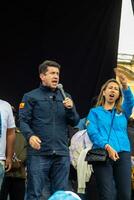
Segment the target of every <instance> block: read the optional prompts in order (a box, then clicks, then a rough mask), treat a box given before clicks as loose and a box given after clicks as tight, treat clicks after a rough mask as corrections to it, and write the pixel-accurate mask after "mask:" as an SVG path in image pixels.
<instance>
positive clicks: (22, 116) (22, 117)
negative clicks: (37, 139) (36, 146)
mask: <svg viewBox="0 0 134 200" xmlns="http://www.w3.org/2000/svg"><path fill="white" fill-rule="evenodd" d="M33 106H34V101H33V100H32V98H30V96H28V95H27V94H25V95H24V96H23V99H22V102H21V103H20V106H19V122H20V131H21V132H22V134H23V135H24V137H25V138H26V140H27V141H28V140H29V138H30V137H31V136H32V135H34V133H33V130H32V129H31V127H30V124H31V118H32V109H33Z"/></svg>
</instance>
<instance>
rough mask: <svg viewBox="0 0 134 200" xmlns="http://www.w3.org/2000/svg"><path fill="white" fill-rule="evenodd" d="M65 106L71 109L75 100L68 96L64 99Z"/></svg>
mask: <svg viewBox="0 0 134 200" xmlns="http://www.w3.org/2000/svg"><path fill="white" fill-rule="evenodd" d="M63 104H64V106H65V108H68V109H71V108H72V107H73V101H72V99H70V98H69V97H66V98H65V100H64V101H63Z"/></svg>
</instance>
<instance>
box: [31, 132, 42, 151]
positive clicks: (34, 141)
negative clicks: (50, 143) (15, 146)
mask: <svg viewBox="0 0 134 200" xmlns="http://www.w3.org/2000/svg"><path fill="white" fill-rule="evenodd" d="M29 144H30V146H31V147H32V148H33V149H37V150H39V149H40V148H41V140H40V138H39V137H38V136H35V135H33V136H31V137H30V139H29Z"/></svg>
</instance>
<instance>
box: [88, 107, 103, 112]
mask: <svg viewBox="0 0 134 200" xmlns="http://www.w3.org/2000/svg"><path fill="white" fill-rule="evenodd" d="M102 109H103V107H102V106H96V107H93V108H91V109H90V111H93V112H95V111H98V110H102Z"/></svg>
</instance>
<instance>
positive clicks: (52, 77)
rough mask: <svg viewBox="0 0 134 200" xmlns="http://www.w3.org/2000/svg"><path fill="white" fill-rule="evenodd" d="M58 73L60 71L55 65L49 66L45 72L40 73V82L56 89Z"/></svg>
mask: <svg viewBox="0 0 134 200" xmlns="http://www.w3.org/2000/svg"><path fill="white" fill-rule="evenodd" d="M59 74H60V72H59V69H58V68H57V67H53V66H49V67H48V68H47V71H46V72H45V73H41V74H40V79H41V81H42V84H43V85H45V86H48V87H50V88H51V89H56V88H57V85H58V83H59Z"/></svg>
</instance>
